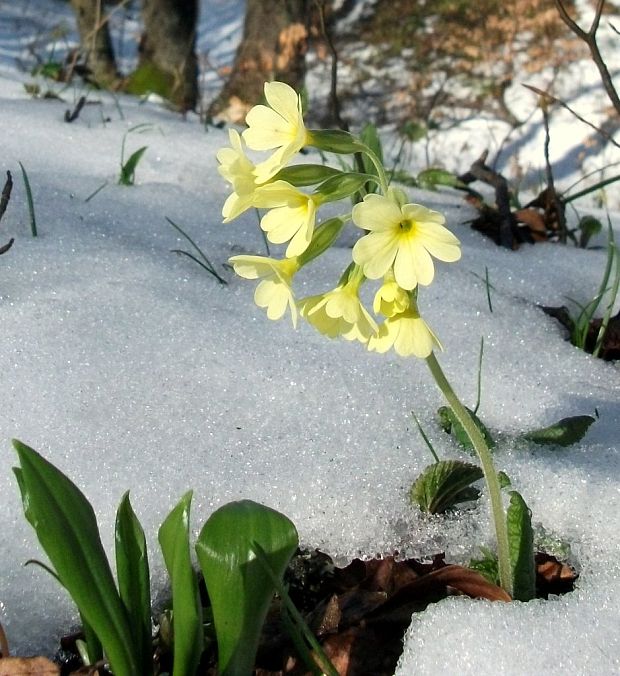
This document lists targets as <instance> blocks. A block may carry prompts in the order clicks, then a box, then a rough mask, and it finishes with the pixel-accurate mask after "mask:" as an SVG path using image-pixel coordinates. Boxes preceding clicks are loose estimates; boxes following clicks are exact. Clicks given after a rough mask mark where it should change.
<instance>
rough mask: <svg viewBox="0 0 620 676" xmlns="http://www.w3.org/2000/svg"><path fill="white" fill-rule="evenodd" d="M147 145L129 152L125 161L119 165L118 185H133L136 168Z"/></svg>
mask: <svg viewBox="0 0 620 676" xmlns="http://www.w3.org/2000/svg"><path fill="white" fill-rule="evenodd" d="M147 148H148V146H142V147H141V148H138V150H136V151H135V152H133V153H131V155H130V156H129V159H128V160H127V162H125V163H124V164H122V165H121V174H120V176H119V179H118V182H119V185H133V184H134V182H135V178H136V168H137V166H138V163H139V162H140V160H141V159H142V155H144V153H145V152H146V150H147Z"/></svg>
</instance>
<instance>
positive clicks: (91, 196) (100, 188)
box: [84, 181, 108, 203]
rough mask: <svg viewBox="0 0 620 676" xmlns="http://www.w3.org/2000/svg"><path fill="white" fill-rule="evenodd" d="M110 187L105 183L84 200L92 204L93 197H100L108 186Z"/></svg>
mask: <svg viewBox="0 0 620 676" xmlns="http://www.w3.org/2000/svg"><path fill="white" fill-rule="evenodd" d="M107 185H108V182H107V181H105V183H102V184H101V185H100V186H99V187H98V188H97V189H96V190H94V191H93V192H91V193H90V195H89V196H88V197H87V198H86V199H85V200H84V202H85V203H86V202H90V201H91V200H92V199H93V197H95V196H96V195H98V194H99V193H100V192H101V191H102V190H103V189H104V188H105V187H106V186H107Z"/></svg>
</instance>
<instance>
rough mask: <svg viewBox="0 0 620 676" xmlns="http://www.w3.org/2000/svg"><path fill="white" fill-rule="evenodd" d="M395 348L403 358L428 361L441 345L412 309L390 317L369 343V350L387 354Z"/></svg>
mask: <svg viewBox="0 0 620 676" xmlns="http://www.w3.org/2000/svg"><path fill="white" fill-rule="evenodd" d="M392 347H393V348H394V350H395V351H396V354H399V355H400V356H401V357H410V356H411V355H414V356H416V357H420V358H421V359H426V357H428V356H429V355H430V354H431V352H432V351H433V348H434V347H438V348H439V349H441V343H440V342H439V339H438V338H437V336H436V335H435V334H434V333H433V332H432V331H431V329H430V328H429V326H428V324H427V323H426V322H425V321H424V320H423V319H422V317H420V315H419V314H418V313H417V312H416V311H415V310H414V309H412V308H408V309H407V310H405V311H404V312H400V313H399V314H396V315H393V316H392V317H388V318H387V319H386V320H385V321H384V322H383V324H381V326H380V327H379V330H378V331H377V333H376V334H375V335H374V336H372V337H371V338H370V340H369V341H368V349H369V350H374V351H376V352H381V353H383V352H387V351H388V350H389V349H390V348H392Z"/></svg>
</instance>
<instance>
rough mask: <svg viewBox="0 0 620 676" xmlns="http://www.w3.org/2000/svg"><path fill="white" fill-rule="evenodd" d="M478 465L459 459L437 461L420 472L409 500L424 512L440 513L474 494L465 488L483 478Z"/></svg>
mask: <svg viewBox="0 0 620 676" xmlns="http://www.w3.org/2000/svg"><path fill="white" fill-rule="evenodd" d="M482 477H483V472H482V469H480V467H478V465H472V464H471V463H468V462H461V461H460V460H440V461H439V462H436V463H434V464H432V465H429V466H428V467H426V469H425V470H424V471H423V472H422V474H420V476H419V477H418V478H417V479H416V481H415V482H414V484H413V485H412V487H411V492H410V497H411V501H412V502H413V503H415V504H417V505H419V507H420V509H421V510H422V511H423V512H430V513H431V514H439V513H441V512H445V511H446V510H447V509H449V508H450V507H454V505H456V504H458V503H459V502H463V501H465V500H470V499H472V498H473V497H474V493H473V492H472V491H469V490H468V488H470V487H471V484H472V483H474V481H478V480H479V479H482Z"/></svg>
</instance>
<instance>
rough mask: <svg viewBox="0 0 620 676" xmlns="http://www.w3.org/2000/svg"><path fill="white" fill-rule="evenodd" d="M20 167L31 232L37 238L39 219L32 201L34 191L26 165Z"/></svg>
mask: <svg viewBox="0 0 620 676" xmlns="http://www.w3.org/2000/svg"><path fill="white" fill-rule="evenodd" d="M19 166H20V167H21V170H22V177H23V179H24V189H25V190H26V201H27V202H28V214H29V216H30V232H31V233H32V236H33V237H36V236H37V219H36V216H35V213H34V200H33V199H32V189H31V187H30V181H29V179H28V174H27V173H26V169H25V167H24V165H23V164H22V163H21V162H20V163H19Z"/></svg>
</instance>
